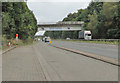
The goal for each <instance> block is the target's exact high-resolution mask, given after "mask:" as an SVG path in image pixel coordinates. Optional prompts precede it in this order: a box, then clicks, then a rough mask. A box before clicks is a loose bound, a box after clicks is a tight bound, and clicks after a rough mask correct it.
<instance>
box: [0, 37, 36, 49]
mask: <svg viewBox="0 0 120 83" xmlns="http://www.w3.org/2000/svg"><path fill="white" fill-rule="evenodd" d="M9 41H10V44H11V46H26V45H32V44H35V43H36V41H34V40H33V39H26V40H20V39H18V41H16V39H10V40H7V39H5V38H4V39H3V40H2V46H1V47H0V49H2V50H5V49H7V48H9V47H8V42H9Z"/></svg>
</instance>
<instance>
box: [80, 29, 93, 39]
mask: <svg viewBox="0 0 120 83" xmlns="http://www.w3.org/2000/svg"><path fill="white" fill-rule="evenodd" d="M78 37H79V39H85V40H90V39H92V34H91V31H86V30H84V31H79V36H78Z"/></svg>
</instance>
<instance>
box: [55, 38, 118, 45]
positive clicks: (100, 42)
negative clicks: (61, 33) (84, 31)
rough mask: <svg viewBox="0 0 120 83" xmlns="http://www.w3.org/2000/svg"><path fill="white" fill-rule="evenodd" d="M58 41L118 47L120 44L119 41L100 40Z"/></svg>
mask: <svg viewBox="0 0 120 83" xmlns="http://www.w3.org/2000/svg"><path fill="white" fill-rule="evenodd" d="M56 40H59V41H69V42H79V43H83V42H85V43H96V44H111V45H118V44H120V42H119V41H104V40H102V41H99V40H98V41H97V40H73V39H71V40H65V39H56Z"/></svg>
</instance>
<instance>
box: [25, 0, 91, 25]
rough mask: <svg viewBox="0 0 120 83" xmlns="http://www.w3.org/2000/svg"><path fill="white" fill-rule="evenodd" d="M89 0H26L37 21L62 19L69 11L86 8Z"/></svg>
mask: <svg viewBox="0 0 120 83" xmlns="http://www.w3.org/2000/svg"><path fill="white" fill-rule="evenodd" d="M90 1H91V0H86V1H84V2H83V0H28V2H27V5H28V7H29V9H30V10H32V11H33V13H34V14H35V17H36V19H37V21H38V22H41V23H42V22H58V21H62V20H63V18H65V17H66V16H67V15H68V14H69V13H73V12H77V10H78V9H84V8H86V7H87V6H88V5H89V3H90Z"/></svg>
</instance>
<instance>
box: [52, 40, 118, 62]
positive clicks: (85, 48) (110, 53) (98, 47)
mask: <svg viewBox="0 0 120 83" xmlns="http://www.w3.org/2000/svg"><path fill="white" fill-rule="evenodd" d="M52 44H53V45H55V46H60V47H65V48H71V49H74V50H79V51H82V52H87V53H92V54H96V55H100V56H106V57H110V58H114V59H116V60H118V45H108V44H95V43H79V42H71V41H69V42H67V41H52Z"/></svg>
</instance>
